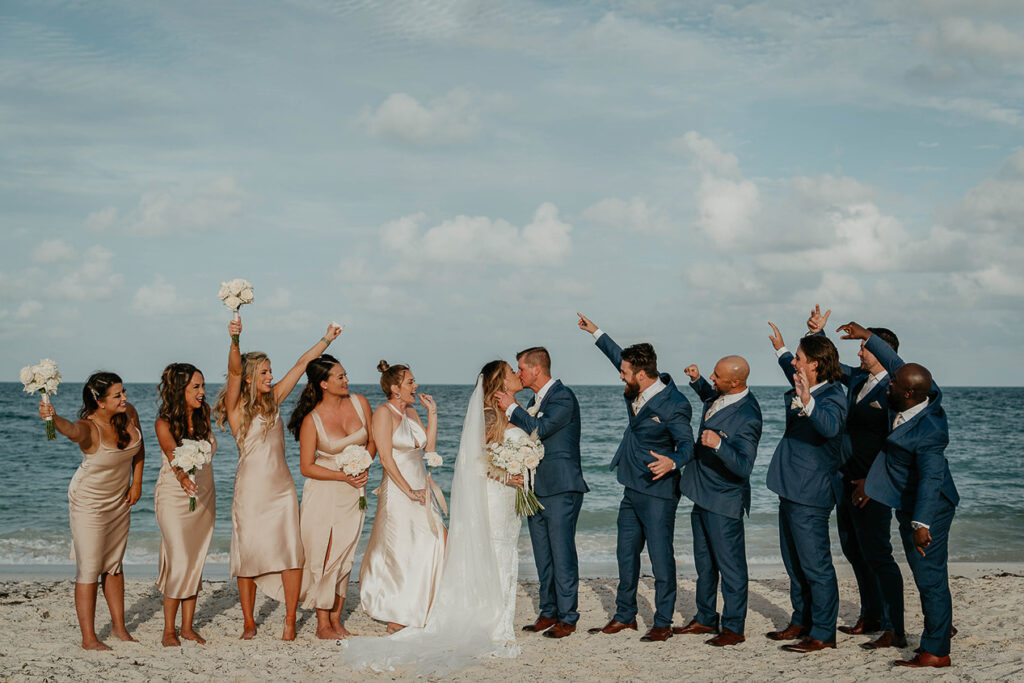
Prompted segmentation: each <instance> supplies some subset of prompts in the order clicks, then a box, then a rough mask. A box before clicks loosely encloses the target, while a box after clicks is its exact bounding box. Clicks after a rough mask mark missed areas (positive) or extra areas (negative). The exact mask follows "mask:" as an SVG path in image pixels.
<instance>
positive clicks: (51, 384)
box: [46, 379, 60, 394]
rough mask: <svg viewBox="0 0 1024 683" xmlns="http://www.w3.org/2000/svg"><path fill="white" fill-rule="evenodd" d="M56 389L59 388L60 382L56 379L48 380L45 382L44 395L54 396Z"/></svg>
mask: <svg viewBox="0 0 1024 683" xmlns="http://www.w3.org/2000/svg"><path fill="white" fill-rule="evenodd" d="M58 387H60V381H59V380H57V379H50V380H48V381H47V382H46V393H48V394H56V393H57V388H58Z"/></svg>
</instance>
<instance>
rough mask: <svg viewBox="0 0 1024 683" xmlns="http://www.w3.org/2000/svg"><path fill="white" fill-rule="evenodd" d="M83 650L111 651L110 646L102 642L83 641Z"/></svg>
mask: <svg viewBox="0 0 1024 683" xmlns="http://www.w3.org/2000/svg"><path fill="white" fill-rule="evenodd" d="M82 649H83V650H109V649H110V646H109V645H107V644H106V643H104V642H103V641H101V640H98V639H97V640H89V641H85V640H83V641H82Z"/></svg>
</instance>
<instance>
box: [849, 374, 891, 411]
mask: <svg viewBox="0 0 1024 683" xmlns="http://www.w3.org/2000/svg"><path fill="white" fill-rule="evenodd" d="M888 374H889V373H888V372H886V371H885V370H882V371H881V372H879V373H878V374H877V375H871V376H870V377H868V378H867V380H866V381H865V382H864V386H862V387H861V388H860V391H859V392H857V401H856V403H860V402H861V401H863V400H864V397H865V396H867V395H868V394H870V393H871V390H872V389H874V388H875V387H877V386H878V384H879V382H881V381H882V380H883V379H885V376H886V375H888Z"/></svg>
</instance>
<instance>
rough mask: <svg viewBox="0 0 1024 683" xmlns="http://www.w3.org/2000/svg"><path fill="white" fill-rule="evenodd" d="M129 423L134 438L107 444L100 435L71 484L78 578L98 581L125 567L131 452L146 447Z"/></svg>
mask: <svg viewBox="0 0 1024 683" xmlns="http://www.w3.org/2000/svg"><path fill="white" fill-rule="evenodd" d="M129 429H130V431H132V432H134V433H135V438H133V439H132V441H131V442H130V443H129V444H128V445H127V446H125V447H124V448H117V447H115V446H108V445H107V444H105V443H103V442H102V441H100V440H99V438H98V437H97V441H99V445H98V446H97V448H96V452H95V453H83V454H82V464H80V465H79V466H78V469H77V470H76V471H75V474H74V476H73V477H71V483H70V484H69V485H68V513H69V515H70V519H71V546H72V548H71V556H72V559H73V560H74V561H75V567H76V573H75V581H76V582H77V583H96V582H97V581H98V580H99V577H100V575H101V574H120V573H121V562H122V560H123V559H124V550H125V548H126V547H127V545H128V527H129V525H130V524H131V510H132V509H131V508H130V507H129V506H128V505H126V504H125V502H124V496H125V494H126V493H127V492H128V487H129V486H130V485H131V481H132V458H134V457H135V456H136V454H137V453H138V452H139V450H140V449H141V448H142V433H141V432H139V430H138V428H137V427H135V426H134V425H131V426H130V427H129ZM96 431H97V433H98V432H99V427H97V428H96Z"/></svg>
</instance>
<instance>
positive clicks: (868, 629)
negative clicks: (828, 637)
mask: <svg viewBox="0 0 1024 683" xmlns="http://www.w3.org/2000/svg"><path fill="white" fill-rule="evenodd" d="M880 628H882V624H881V623H880V622H878V621H867V620H865V619H864V618H863V617H861V618H859V619H857V623H856V624H854V625H853V626H840V627H839V630H840V631H842V632H843V633H845V634H847V635H850V636H862V635H864V634H865V633H874V632H876V631H878V630H879V629H880Z"/></svg>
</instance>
